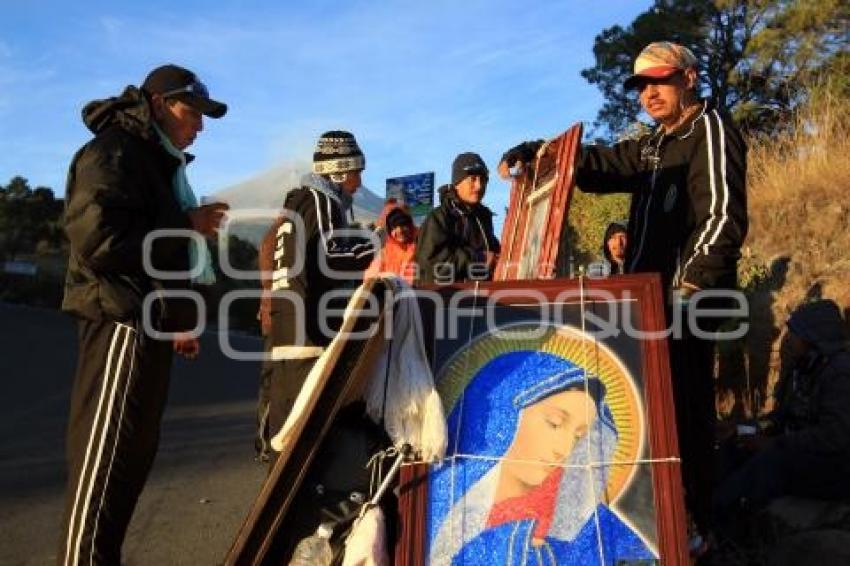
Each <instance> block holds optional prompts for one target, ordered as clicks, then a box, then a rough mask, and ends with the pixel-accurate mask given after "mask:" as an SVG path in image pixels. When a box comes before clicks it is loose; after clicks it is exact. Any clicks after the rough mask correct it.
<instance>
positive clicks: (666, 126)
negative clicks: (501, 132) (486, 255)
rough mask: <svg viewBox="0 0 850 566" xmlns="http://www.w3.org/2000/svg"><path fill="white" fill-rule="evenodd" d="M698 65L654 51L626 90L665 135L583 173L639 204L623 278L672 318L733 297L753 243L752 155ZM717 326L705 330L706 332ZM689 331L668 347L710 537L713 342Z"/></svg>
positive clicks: (685, 446)
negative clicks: (632, 279) (691, 301)
mask: <svg viewBox="0 0 850 566" xmlns="http://www.w3.org/2000/svg"><path fill="white" fill-rule="evenodd" d="M696 65H697V60H696V58H695V57H694V55H693V54H692V53H691V52H690V51H689V50H688V49H687V48H686V47H683V46H680V45H676V44H673V43H669V42H657V43H652V44H650V45H649V46H647V47H646V48H645V49H644V50H643V51H642V52H641V54H640V56H638V58H637V60H636V61H635V74H634V75H633V76H631V77H630V78H629V79H628V80H627V81H626V88H634V89H636V90H638V91H639V94H640V101H641V105H642V106H643V108H644V109H645V110H646V111H647V113H648V114H649V115H650V116H652V117H653V118H654V119H655V120H656V121H657V122H658V123H659V127H658V128H657V129H656V130H655V131H654V132H653V133H651V134H649V135H647V136H644V137H643V138H641V139H639V140H626V141H623V142H620V143H617V144H615V145H614V146H612V147H602V146H586V147H584V148H583V149H582V152H581V154H580V155H579V157H578V163H577V171H576V182H577V184H578V185H579V187H580V188H581V189H582V190H583V191H586V192H594V193H615V192H628V193H631V194H632V201H631V208H630V211H629V222H628V234H627V240H628V248H627V250H626V259H625V272H626V273H646V272H656V273H660V274H661V278H662V281H663V285H664V290H665V293H666V294H667V298H668V300H670V301H671V305H672V306H670V308H671V309H672V308H683V305H684V306H685V308H687V301H688V298H689V297H690V296H691V295H693V294H694V293H695V292H697V291H699V290H733V289H735V288H736V286H737V272H736V270H737V262H738V259H739V258H740V255H741V254H740V248H741V244H742V243H743V241H744V237H745V236H746V233H747V204H746V203H747V199H746V190H745V178H746V147H745V145H744V142H743V139H742V138H741V135H740V133H739V132H738V130H737V129H736V128H735V126H734V125H733V124H732V122H731V120H730V119H729V118H728V116H726V115H725V114H724V113H722V112H721V111H719V110H718V109H716V108H714V107H712V105H711V104H709V103H708V102H707V101H703V100H700V99H699V98H698V96H697V92H696V88H697V83H698V77H697V69H696ZM537 147H539V146H538V145H537V144H536V143H534V142H526V143H525V144H520V145H519V146H517V147H515V148H513V149H511V150H509V151H508V152H507V153H506V154H505V155H504V156H503V158H502V163H501V164H500V167H499V170H500V173H501V174H502V176H505V175H507V174H508V170H509V167H510V166H512V165H514V164H515V163H516V162H517V161H529V160H530V159H531V157H533V155H534V154H535V153H536V149H537ZM671 297H675V300H674V299H672V298H671ZM707 303H708V301H705V303H704V305H703V306H706V307H707V306H709V305H708V304H707ZM729 306H731V305H728V306H726V308H728V307H729ZM668 314H669V311H668ZM687 318H688V317H687V316H685V317H684V320H685V321H687ZM718 322H719V321H718ZM685 325H686V326H687V324H685ZM713 326H714V327H716V324H715V325H705V324H703V323H701V324H700V328H702V329H703V330H708V331H710V330H712V328H713ZM690 330H691V329H689V328H685V329H684V336H683V338H682V339H674V340H672V341H671V343H670V350H671V351H670V355H671V366H672V372H673V376H672V378H673V389H674V397H675V402H676V422H677V428H678V433H679V445H680V452H681V455H682V473H683V480H684V484H685V490H686V501H687V503H688V509H689V511H690V512H691V514H692V516H693V518H694V520H695V522H696V524H697V526H698V527H699V528H700V530H702V531H703V532H705V531H707V530H708V529H709V528H710V525H709V522H710V507H711V490H712V477H711V468H712V461H713V460H712V453H713V444H714V425H715V420H716V412H715V404H714V380H713V368H714V342H713V341H711V340H700V339H697V338H696V337H694V336H692V335H691V333H690Z"/></svg>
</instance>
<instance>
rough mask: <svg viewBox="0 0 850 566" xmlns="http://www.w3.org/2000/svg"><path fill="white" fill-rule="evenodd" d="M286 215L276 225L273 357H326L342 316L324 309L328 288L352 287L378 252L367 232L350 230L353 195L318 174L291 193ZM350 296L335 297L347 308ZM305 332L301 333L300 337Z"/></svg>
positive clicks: (339, 305)
mask: <svg viewBox="0 0 850 566" xmlns="http://www.w3.org/2000/svg"><path fill="white" fill-rule="evenodd" d="M283 209H284V218H283V220H282V221H281V223H280V225H279V227H278V229H277V240H276V244H275V255H274V271H273V273H272V282H271V318H272V340H273V348H272V357H273V358H274V359H305V358H315V357H318V356H319V355H321V351H322V349H323V348H324V347H325V346H326V345H327V344H328V343H330V340H331V338H332V336H329V335H328V333H327V332H326V331H323V329H322V328H321V325H320V317H323V318H325V319H326V320H325V321H326V322H328V324H329V326H330V327H331V328H333V327H334V326H336V325H338V324H339V322H340V321H339V317H330V319H328V318H327V317H326V316H325V314H324V313H322V312H320V311H321V305H322V297H323V296H324V295H325V294H326V293H327V292H329V291H339V290H342V289H345V288H346V287H353V286H354V285H355V284H357V283H359V281H360V280H362V276H363V274H362V272H363V270H365V269H366V268H367V267H368V266H369V264H370V263H371V261H372V258H373V257H374V255H375V246H374V245H373V244H372V242H371V240H370V239H369V238H368V237H367V236H366V231H363V232H360V233H359V234H358V233H356V231H354V230H351V228H350V225H351V223H352V221H353V218H352V214H351V196H350V195H347V194H346V193H345V192H344V191H342V190H341V189H339V188H338V187H337V186H335V185H333V184H332V183H330V182H329V181H327V180H325V179H324V178H322V177H319V176H317V175H308V176H307V177H306V178H305V179H304V183H303V186H302V187H299V188H297V189H293V190H292V191H290V192H289V193H287V196H286V200H285V202H284V207H283ZM346 304H347V300H346V297H343V296H340V297H339V298H338V299H337V300H335V301H331V303H330V305H331V306H332V307H333V308H336V309H344V308H345V305H346ZM298 334H302V336H298Z"/></svg>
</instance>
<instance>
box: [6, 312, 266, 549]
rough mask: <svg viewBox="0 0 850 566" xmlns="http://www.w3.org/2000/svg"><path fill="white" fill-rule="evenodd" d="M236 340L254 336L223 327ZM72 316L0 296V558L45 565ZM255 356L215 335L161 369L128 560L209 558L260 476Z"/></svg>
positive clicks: (53, 517)
mask: <svg viewBox="0 0 850 566" xmlns="http://www.w3.org/2000/svg"><path fill="white" fill-rule="evenodd" d="M233 340H234V347H236V348H238V349H245V350H248V349H257V348H259V347H260V343H259V340H255V339H251V338H244V337H243V338H234V339H233ZM75 360H76V327H75V325H74V323H73V321H72V320H71V319H70V318H68V317H66V316H64V315H62V314H60V313H57V312H53V311H46V310H38V309H31V308H26V307H19V306H13V305H6V304H0V564H1V565H6V564H33V565H35V564H38V565H41V564H52V563H54V561H55V556H56V546H57V541H58V537H59V532H58V529H59V521H60V515H61V512H62V498H63V495H64V488H65V486H64V482H65V471H64V433H65V420H66V418H67V413H68V404H69V396H70V390H71V379H72V376H73V369H74V364H75ZM257 373H258V367H257V364H256V363H249V362H236V361H233V360H229V359H227V358H225V357H224V356H223V355H222V354H221V352H220V350H219V348H218V346H217V336H216V335H214V334H208V335H205V336H204V337H203V338H202V353H201V357H200V358H199V359H197V360H196V361H194V362H186V361H184V360H179V361H178V362H177V363H176V364H175V368H174V371H173V374H172V383H171V393H170V398H169V404H168V408H167V409H166V412H165V417H164V422H163V431H162V441H161V444H160V450H159V455H158V456H157V460H156V463H155V464H154V469H153V472H152V473H151V477H150V479H149V481H148V485H147V488H146V489H145V492H144V493H143V494H142V498H141V500H140V502H139V506H138V508H137V510H136V514H135V516H134V518H133V522H132V523H131V525H130V530H129V533H128V537H127V540H126V542H125V545H124V561H125V562H126V564H129V565H146V564H156V565H165V564H193V565H194V564H202V565H203V564H217V563H220V562H221V560H222V558H223V557H224V554H225V553H226V551H227V548H228V547H229V545H230V543H231V541H232V539H233V537H234V535H235V533H236V529H237V528H238V526H239V524H240V523H241V521H242V519H243V518H244V516H245V514H246V513H247V510H248V507H249V505H250V503H251V501H252V500H253V497H254V495H255V494H256V493H257V491H258V490H259V486H260V484H261V482H262V480H263V478H264V477H265V467H264V466H260V465H258V464H256V463H255V462H254V460H253V428H252V427H253V419H254V402H255V398H256V384H257Z"/></svg>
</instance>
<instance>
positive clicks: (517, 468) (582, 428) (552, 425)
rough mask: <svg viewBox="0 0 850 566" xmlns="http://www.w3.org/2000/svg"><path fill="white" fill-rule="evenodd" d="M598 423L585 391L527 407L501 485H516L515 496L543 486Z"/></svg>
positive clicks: (590, 399)
mask: <svg viewBox="0 0 850 566" xmlns="http://www.w3.org/2000/svg"><path fill="white" fill-rule="evenodd" d="M595 420H596V404H595V403H594V401H593V398H592V397H591V396H590V395H588V394H587V393H586V392H585V391H583V390H576V389H571V390H567V391H561V392H560V393H556V394H554V395H551V396H549V397H546V398H544V399H541V400H540V401H537V402H536V403H534V404H532V405H529V406H527V407H525V408H524V409H522V410H521V411H520V414H519V422H518V424H517V429H516V433H515V434H514V439H513V441H512V442H511V445H510V447H509V448H508V450H507V452H505V461H503V463H502V469H501V477H500V482H509V483H510V484H513V488H514V489H511V490H509V491H514V492H515V493H513V495H521V494H522V492H523V491H528V490H530V489H532V488H534V487H536V486H538V485H540V484H541V483H543V480H545V479H546V477H547V476H548V475H549V474H550V473H551V472H552V470H553V469H554V468H555V467H556V466H558V465H560V464H562V463H563V462H564V461H565V460H566V459H567V458H568V457H569V456H570V454H571V453H572V451H573V447H574V446H575V444H576V442H577V441H578V440H580V439H581V438H582V437H583V436H584V435H586V434H587V431H588V430H589V428H590V427H591V426H593V423H594V421H595Z"/></svg>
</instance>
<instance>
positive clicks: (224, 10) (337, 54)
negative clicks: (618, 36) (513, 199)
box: [0, 0, 650, 213]
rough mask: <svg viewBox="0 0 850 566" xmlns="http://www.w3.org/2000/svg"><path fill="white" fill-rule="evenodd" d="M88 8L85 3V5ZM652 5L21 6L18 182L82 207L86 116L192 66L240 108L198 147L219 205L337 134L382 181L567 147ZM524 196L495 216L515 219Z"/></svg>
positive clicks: (8, 130)
mask: <svg viewBox="0 0 850 566" xmlns="http://www.w3.org/2000/svg"><path fill="white" fill-rule="evenodd" d="M83 4H85V5H83ZM649 4H650V2H649V1H648V0H641V1H636V0H605V1H604V2H594V3H590V2H571V1H567V0H561V1H557V2H545V3H544V2H540V3H521V2H519V3H518V2H501V1H500V2H484V1H471V2H443V1H431V2H359V1H348V2H331V1H321V0H320V1H314V2H309V3H308V2H299V3H294V2H274V3H272V2H251V1H241V2H222V3H219V2H195V1H192V0H183V1H181V2H173V1H169V2H162V1H159V0H152V1H147V2H134V3H130V2H119V1H116V0H113V1H111V2H86V3H83V2H38V1H32V2H4V6H3V8H2V19H1V20H0V183H4V184H5V183H6V182H8V180H9V179H10V178H11V177H12V176H13V175H16V174H20V175H23V176H24V177H27V178H28V179H29V180H30V182H31V184H32V185H44V186H49V187H51V188H53V189H54V190H55V191H56V192H57V194H60V195H61V194H63V193H64V178H65V173H66V170H67V166H68V163H69V161H70V158H71V156H72V155H73V153H74V151H75V150H76V148H77V147H78V146H80V145H81V144H82V143H84V142H85V141H86V140H87V139H88V138H89V133H88V131H87V130H86V129H85V127H84V126H83V124H82V122H81V121H80V109H81V108H82V106H83V105H84V104H85V102H87V101H89V100H91V99H95V98H105V97H108V96H114V95H117V94H118V93H119V92H120V91H121V90H122V88H123V87H124V86H125V85H127V84H131V83H132V84H139V83H140V82H141V81H142V79H143V78H144V76H145V74H146V73H147V71H149V70H150V69H151V68H153V67H155V66H157V65H159V64H162V63H166V62H175V63H178V64H181V65H184V66H186V67H188V68H190V69H192V70H194V71H195V72H197V73H198V75H199V76H200V77H201V78H202V80H204V82H206V83H207V85H208V86H209V87H210V91H211V93H212V95H213V97H214V98H217V99H219V100H223V101H225V102H227V103H228V104H229V105H230V111H229V113H228V114H227V116H226V117H225V118H223V119H221V120H207V121H206V122H205V131H204V132H203V133H202V134H201V135H200V137H199V138H198V141H197V142H196V143H195V145H193V146H192V148H191V151H192V152H193V153H195V154H196V155H197V157H198V159H197V160H196V161H195V163H193V165H192V166H191V168H190V181H191V182H192V184H193V186H194V187H195V189H196V192H198V193H199V194H206V193H209V192H214V191H217V190H219V189H222V188H225V187H227V186H230V185H232V184H235V183H238V182H241V181H244V180H246V179H248V178H250V177H253V176H255V175H257V174H259V173H262V172H263V171H265V170H268V169H270V168H272V167H275V166H277V165H280V164H282V163H286V162H290V161H292V160H296V159H305V158H309V156H310V155H311V152H312V147H313V143H314V141H315V138H316V137H317V136H318V135H319V134H320V133H321V132H323V131H325V130H329V129H338V128H341V129H347V130H350V131H352V132H354V133H355V135H356V136H357V138H358V140H359V142H360V145H361V146H362V147H363V149H364V151H365V153H366V156H367V161H368V167H367V170H366V172H365V174H364V184H365V185H366V186H367V187H369V188H370V189H372V190H373V191H375V192H376V193H378V194H379V195H383V193H384V179H385V178H387V177H394V176H399V175H405V174H410V173H417V172H422V171H435V172H436V176H437V183H438V184H442V183H444V182H447V181H448V178H449V175H450V166H451V161H452V159H453V157H454V156H455V155H456V154H457V153H459V152H461V151H477V152H478V153H480V154H481V155H482V156H483V157H484V159H485V161H487V163H488V165H489V166H490V167H491V169H492V168H494V167H495V166H496V161H497V159H498V158H499V156H500V155H501V153H502V151H504V150H505V149H506V148H507V147H509V146H511V145H513V144H515V143H518V142H519V141H522V140H523V139H528V138H532V137H534V138H537V137H549V136H552V135H555V134H557V133H559V132H560V131H562V130H564V129H566V128H567V127H568V126H569V125H570V124H572V123H573V122H576V121H580V120H581V121H584V122H585V123H586V124H589V122H591V121H592V120H593V119H594V117H595V115H596V111H597V109H598V108H599V106H600V105H601V97H600V95H599V93H598V91H597V90H596V88H595V87H592V86H590V85H588V84H587V83H586V82H585V81H584V79H582V78H581V76H580V75H579V72H580V70H581V69H583V68H585V67H588V66H590V65H591V64H592V63H593V56H592V46H593V39H594V37H595V35H596V34H597V33H599V32H600V31H601V30H602V29H603V28H605V27H609V26H611V25H614V24H617V23H619V24H623V25H625V24H628V23H629V22H630V21H631V20H632V19H633V18H634V17H635V16H636V15H637V14H638V13H639V12H641V11H643V10H645V9H646V8H647V7H648V5H649ZM507 192H508V187H507V184H505V183H504V182H502V181H501V180H498V179H495V178H494V179H493V182H492V183H491V187H490V189H489V191H488V195H487V197H486V199H485V201H486V202H488V203H489V204H491V206H492V207H493V208H494V210H495V211H497V212H499V213H501V212H502V211H503V208H504V205H505V203H506V202H507Z"/></svg>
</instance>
